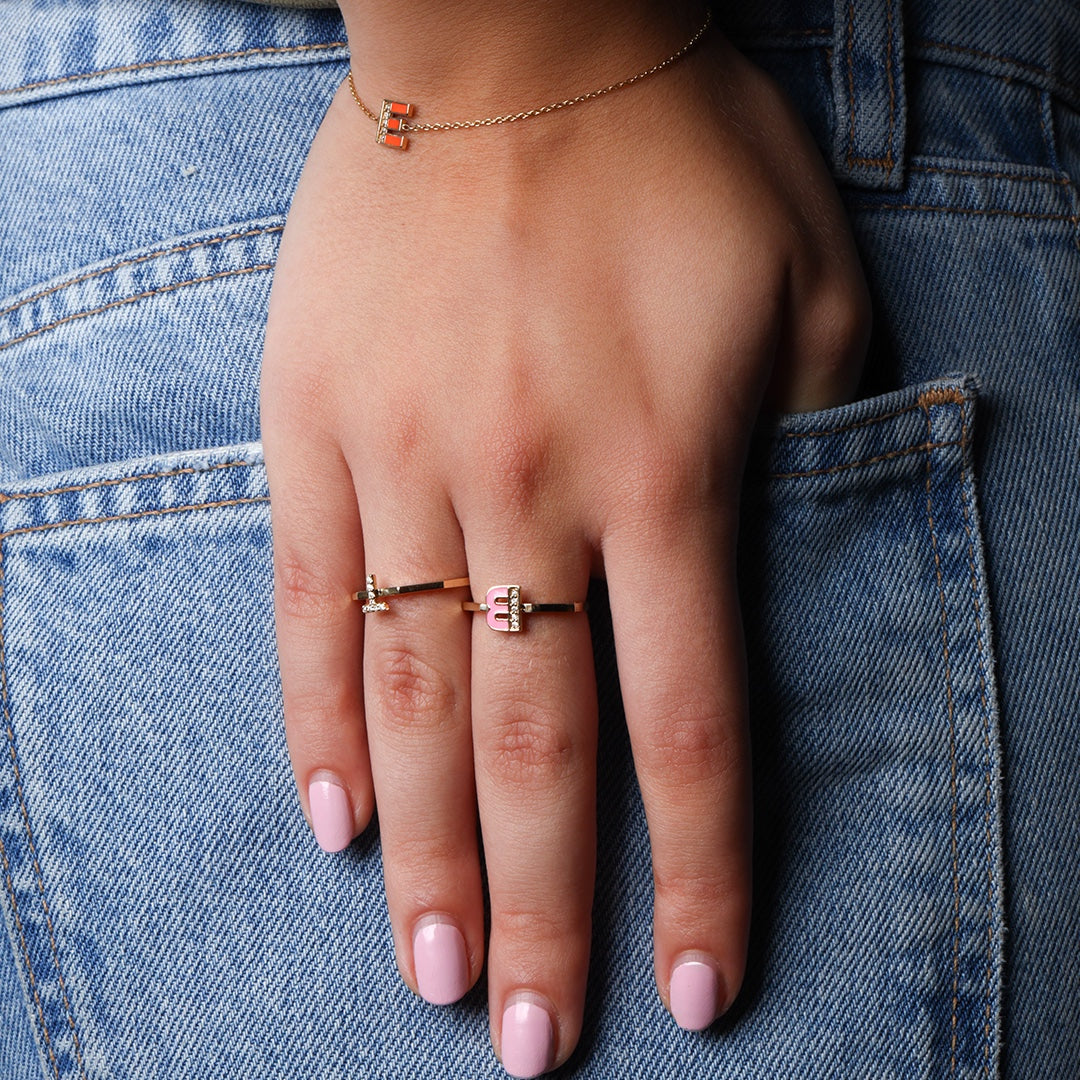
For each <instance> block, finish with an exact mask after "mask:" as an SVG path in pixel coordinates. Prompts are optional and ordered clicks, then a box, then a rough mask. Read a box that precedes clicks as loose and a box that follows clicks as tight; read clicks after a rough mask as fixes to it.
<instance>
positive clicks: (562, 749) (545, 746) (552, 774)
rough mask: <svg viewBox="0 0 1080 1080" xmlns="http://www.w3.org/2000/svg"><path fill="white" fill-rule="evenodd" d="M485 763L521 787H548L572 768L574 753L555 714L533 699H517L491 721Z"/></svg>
mask: <svg viewBox="0 0 1080 1080" xmlns="http://www.w3.org/2000/svg"><path fill="white" fill-rule="evenodd" d="M485 749H486V757H487V765H488V768H489V770H490V771H491V773H492V774H494V775H495V776H497V777H499V778H500V779H501V780H503V781H505V782H507V783H510V784H514V785H516V786H520V787H525V788H540V789H543V788H545V787H549V786H550V785H552V784H556V783H559V782H560V781H562V780H564V779H565V778H566V777H567V776H568V775H569V774H571V773H572V772H573V770H574V767H575V764H576V761H577V756H578V755H577V753H576V750H575V746H574V743H573V740H572V739H571V738H570V735H569V732H568V731H567V730H566V728H565V726H564V725H563V724H562V723H561V721H560V720H559V718H558V717H557V716H556V715H555V714H554V713H553V712H551V711H550V710H548V709H547V708H545V707H544V706H541V705H538V704H536V703H535V702H524V701H522V702H517V703H515V704H514V705H513V706H512V707H510V708H509V709H508V710H506V711H505V712H504V713H503V715H502V716H500V717H499V718H498V719H497V720H496V721H495V723H494V724H493V725H492V727H491V730H490V731H489V732H488V734H487V738H486V740H485Z"/></svg>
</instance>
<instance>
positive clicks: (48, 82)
mask: <svg viewBox="0 0 1080 1080" xmlns="http://www.w3.org/2000/svg"><path fill="white" fill-rule="evenodd" d="M347 44H348V42H347V41H328V42H315V43H313V44H310V45H266V46H263V47H262V48H258V49H238V50H236V51H235V52H220V53H207V54H205V55H203V56H186V57H183V58H182V59H180V60H147V61H144V62H143V63H140V64H124V65H122V66H121V67H111V68H102V69H101V70H100V71H86V72H82V73H80V74H78V75H64V76H62V77H60V78H58V79H42V80H40V81H39V82H32V83H24V84H23V85H22V86H12V87H8V89H6V90H0V95H3V94H18V93H21V92H22V91H24V90H37V89H38V88H39V87H42V86H59V85H60V84H61V83H69V82H78V81H79V80H80V79H96V78H98V77H99V76H101V75H119V74H123V73H125V72H129V71H145V70H147V69H148V68H158V67H183V66H184V65H185V64H201V63H204V62H206V61H208V60H239V59H240V58H242V57H245V56H263V55H266V56H271V55H274V54H275V53H297V52H312V51H315V50H318V49H340V48H343V47H344V46H346V45H347Z"/></svg>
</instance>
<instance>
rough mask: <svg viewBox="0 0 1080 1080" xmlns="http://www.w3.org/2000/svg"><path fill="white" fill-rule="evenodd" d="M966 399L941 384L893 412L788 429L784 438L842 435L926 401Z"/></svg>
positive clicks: (960, 401)
mask: <svg viewBox="0 0 1080 1080" xmlns="http://www.w3.org/2000/svg"><path fill="white" fill-rule="evenodd" d="M964 400H965V398H964V394H963V392H962V391H960V390H954V389H952V388H951V387H946V386H941V387H937V388H935V389H932V390H924V391H923V392H922V393H921V394H920V395H919V400H918V401H917V402H916V404H914V405H908V406H906V407H905V408H903V409H894V410H893V411H892V412H887V413H882V414H881V415H880V416H871V417H870V418H869V419H867V420H857V421H856V422H855V423H853V424H844V425H843V426H842V427H835V428H828V429H822V430H821V431H788V432H785V433H784V438H785V439H810V438H816V437H818V436H820V435H841V434H843V433H844V432H845V431H855V430H856V429H857V428H864V427H870V426H872V425H873V424H880V423H881V422H882V421H884V420H894V419H895V418H896V417H898V416H904V415H905V414H906V413H912V412H919V411H921V410H922V407H923V403H924V402H927V403H929V404H931V405H941V404H944V403H946V402H948V403H949V404H953V405H963V403H964Z"/></svg>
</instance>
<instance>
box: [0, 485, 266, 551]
mask: <svg viewBox="0 0 1080 1080" xmlns="http://www.w3.org/2000/svg"><path fill="white" fill-rule="evenodd" d="M269 501H270V496H269V495H251V496H247V497H245V498H240V499H222V500H221V501H220V502H208V503H189V504H187V505H184V506H162V507H158V509H156V510H133V511H131V513H129V514H111V515H107V516H105V517H93V518H72V519H71V520H70V521H50V522H46V523H45V524H43V525H22V526H20V527H19V528H16V529H8V531H7V532H0V540H6V539H7V538H8V537H9V536H26V535H27V534H28V533H37V532H48V531H49V530H50V529H66V528H67V527H68V526H71V525H102V524H105V523H106V522H110V521H134V520H135V519H136V518H144V517H163V516H164V515H166V514H180V513H184V512H186V511H188V510H216V509H219V508H220V507H223V506H250V505H251V504H253V503H265V502H269Z"/></svg>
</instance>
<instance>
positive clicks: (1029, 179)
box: [908, 165, 1069, 187]
mask: <svg viewBox="0 0 1080 1080" xmlns="http://www.w3.org/2000/svg"><path fill="white" fill-rule="evenodd" d="M908 171H909V172H915V173H931V174H938V173H940V174H941V175H943V176H975V177H979V178H980V179H982V180H1018V181H1019V182H1020V183H1023V184H1061V185H1064V186H1066V187H1067V186H1068V184H1069V180H1068V178H1067V177H1064V176H1018V175H1016V174H1015V173H1009V172H986V171H985V170H983V169H953V168H949V167H947V166H944V165H942V166H937V165H911V166H910V167H909V168H908Z"/></svg>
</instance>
